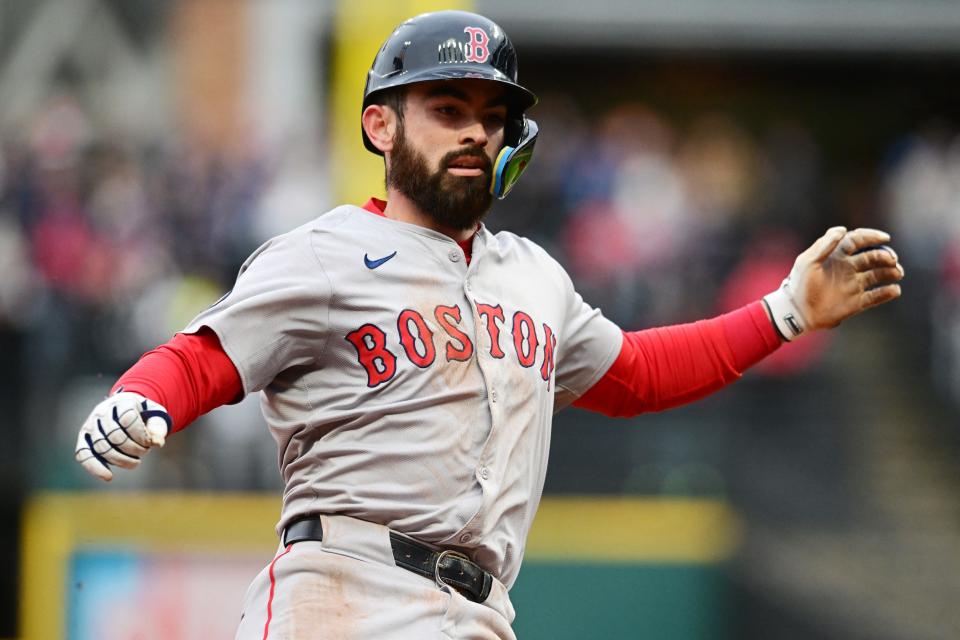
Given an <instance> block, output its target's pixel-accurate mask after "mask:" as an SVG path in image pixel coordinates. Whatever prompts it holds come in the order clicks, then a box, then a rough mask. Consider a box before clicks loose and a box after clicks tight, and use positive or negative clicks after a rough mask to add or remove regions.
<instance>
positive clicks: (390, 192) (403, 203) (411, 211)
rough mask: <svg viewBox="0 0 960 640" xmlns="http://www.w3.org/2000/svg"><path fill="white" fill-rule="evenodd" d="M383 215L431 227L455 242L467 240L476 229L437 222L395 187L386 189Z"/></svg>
mask: <svg viewBox="0 0 960 640" xmlns="http://www.w3.org/2000/svg"><path fill="white" fill-rule="evenodd" d="M383 215H384V216H385V217H387V218H390V219H391V220H399V221H400V222H407V223H410V224H415V225H417V226H420V227H426V228H427V229H433V230H434V231H438V232H440V233H442V234H444V235H446V236H449V237H450V238H452V239H453V240H455V241H456V242H463V241H464V240H468V239H469V238H471V237H472V236H473V234H474V233H476V232H477V230H476V229H452V228H450V227H447V226H444V225H442V224H438V223H437V221H436V220H434V219H433V218H432V217H431V216H429V215H427V214H426V213H424V212H423V211H422V210H421V209H420V207H418V206H417V205H416V204H414V202H413V201H412V200H410V198H408V197H406V196H405V195H403V194H402V193H400V192H399V191H397V190H396V189H387V206H386V208H385V209H384V210H383Z"/></svg>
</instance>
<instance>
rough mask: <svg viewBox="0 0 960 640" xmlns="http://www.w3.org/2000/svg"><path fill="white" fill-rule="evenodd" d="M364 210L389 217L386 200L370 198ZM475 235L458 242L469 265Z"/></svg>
mask: <svg viewBox="0 0 960 640" xmlns="http://www.w3.org/2000/svg"><path fill="white" fill-rule="evenodd" d="M363 208H364V209H365V210H367V211H369V212H370V213H375V214H377V215H378V216H382V217H384V218H386V217H387V214H386V213H385V212H386V210H387V201H386V200H381V199H380V198H370V199H369V200H367V201H366V202H365V203H364V205H363ZM475 235H477V234H476V233H474V234H473V235H471V236H470V237H469V238H467V239H466V240H457V241H456V242H457V244H458V245H460V248H461V249H463V255H464V256H465V257H466V259H467V264H470V257H471V254H472V253H473V236H475Z"/></svg>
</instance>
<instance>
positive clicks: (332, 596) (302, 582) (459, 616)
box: [236, 516, 516, 640]
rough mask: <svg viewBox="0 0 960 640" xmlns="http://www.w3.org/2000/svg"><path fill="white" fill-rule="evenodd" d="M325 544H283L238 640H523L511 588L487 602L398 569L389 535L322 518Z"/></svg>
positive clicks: (248, 604)
mask: <svg viewBox="0 0 960 640" xmlns="http://www.w3.org/2000/svg"><path fill="white" fill-rule="evenodd" d="M321 522H322V526H323V541H317V542H313V541H307V542H298V543H296V544H293V545H290V546H288V547H286V548H283V547H281V548H280V549H279V551H278V552H277V555H276V557H274V559H273V561H272V562H271V563H270V564H269V565H268V566H267V567H266V568H264V569H263V571H261V572H260V573H259V575H257V577H256V578H255V579H254V581H253V583H252V584H251V585H250V588H249V589H247V594H246V596H245V598H244V603H243V614H242V616H241V619H240V627H239V628H238V629H237V635H236V640H314V639H318V640H319V639H328V638H329V639H331V640H368V639H372V640H432V639H437V640H516V636H515V635H514V633H513V630H512V629H511V628H510V623H511V622H512V621H513V617H514V611H513V605H511V603H510V598H509V596H508V595H507V590H506V588H505V587H504V586H503V584H502V583H500V582H499V581H498V580H494V583H493V588H492V589H491V591H490V596H489V597H488V598H487V600H486V601H485V602H483V603H482V604H478V603H475V602H471V601H470V600H467V599H466V598H465V597H464V596H463V595H462V594H460V593H459V592H458V591H456V590H455V589H451V588H450V587H447V586H442V587H439V586H437V584H436V583H435V582H434V581H433V580H430V579H428V578H424V577H422V576H419V575H417V574H415V573H411V572H410V571H407V570H406V569H401V568H400V567H398V566H396V565H395V564H394V560H393V552H392V550H391V547H390V538H389V530H388V529H387V528H386V527H383V526H381V525H377V524H372V523H369V522H364V521H362V520H357V519H355V518H348V517H344V516H321Z"/></svg>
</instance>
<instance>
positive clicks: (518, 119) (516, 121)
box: [503, 113, 525, 147]
mask: <svg viewBox="0 0 960 640" xmlns="http://www.w3.org/2000/svg"><path fill="white" fill-rule="evenodd" d="M524 120H525V118H524V117H523V115H519V116H518V115H517V114H515V113H513V114H510V115H508V116H507V122H506V123H505V124H504V125H503V144H504V146H507V147H516V146H517V145H519V144H520V139H521V138H522V137H523V128H524V126H525V122H524Z"/></svg>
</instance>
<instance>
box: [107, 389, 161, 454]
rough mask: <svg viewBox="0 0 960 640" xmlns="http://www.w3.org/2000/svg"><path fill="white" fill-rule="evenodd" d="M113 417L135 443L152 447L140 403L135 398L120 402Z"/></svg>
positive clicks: (114, 410) (144, 446)
mask: <svg viewBox="0 0 960 640" xmlns="http://www.w3.org/2000/svg"><path fill="white" fill-rule="evenodd" d="M112 417H113V420H114V421H115V422H116V423H117V424H118V425H120V426H121V427H123V429H124V431H125V432H126V434H127V435H128V436H130V438H131V439H132V440H133V442H134V443H135V444H137V445H138V446H139V447H141V448H142V449H144V450H146V449H149V448H150V446H151V441H150V435H149V434H148V433H147V425H146V424H145V423H144V422H143V418H141V416H140V406H139V403H137V402H136V401H134V400H131V401H126V402H121V403H118V404H117V406H115V407H114V408H113V416H112ZM138 455H143V454H138Z"/></svg>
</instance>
